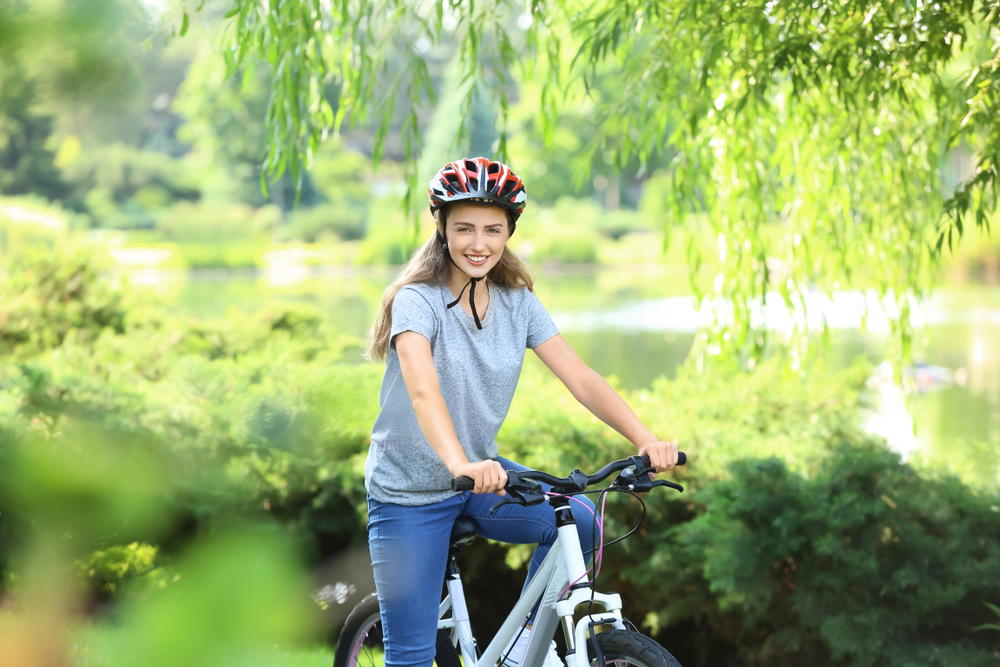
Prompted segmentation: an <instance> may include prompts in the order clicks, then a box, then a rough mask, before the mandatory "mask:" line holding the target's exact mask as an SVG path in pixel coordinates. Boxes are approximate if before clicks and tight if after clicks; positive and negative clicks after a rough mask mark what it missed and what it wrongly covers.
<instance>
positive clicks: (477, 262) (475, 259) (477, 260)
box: [465, 255, 490, 266]
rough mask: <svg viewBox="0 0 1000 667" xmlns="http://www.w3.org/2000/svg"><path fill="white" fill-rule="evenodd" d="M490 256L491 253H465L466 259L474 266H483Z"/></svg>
mask: <svg viewBox="0 0 1000 667" xmlns="http://www.w3.org/2000/svg"><path fill="white" fill-rule="evenodd" d="M489 258H490V256H489V255H465V259H466V261H468V262H469V264H472V265H473V266H482V265H483V264H485V263H486V260H488V259H489Z"/></svg>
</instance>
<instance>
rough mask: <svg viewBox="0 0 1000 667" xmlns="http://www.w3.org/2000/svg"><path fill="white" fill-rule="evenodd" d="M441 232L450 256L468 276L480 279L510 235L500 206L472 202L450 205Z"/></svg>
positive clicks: (492, 265)
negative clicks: (446, 241) (480, 204)
mask: <svg viewBox="0 0 1000 667" xmlns="http://www.w3.org/2000/svg"><path fill="white" fill-rule="evenodd" d="M444 231H445V234H444V236H445V238H446V239H447V240H448V251H449V252H450V253H451V258H452V259H453V260H455V264H456V265H458V267H459V268H461V269H462V271H463V272H465V273H466V274H468V275H469V276H470V277H472V278H482V277H484V276H486V274H487V273H489V272H490V269H492V268H493V267H494V266H496V264H497V262H499V261H500V257H501V256H502V255H503V251H504V244H505V243H506V242H507V238H508V237H509V236H510V233H509V232H508V231H507V214H506V213H505V212H504V210H503V209H501V208H497V207H496V206H477V205H475V204H455V205H454V206H452V207H451V210H449V211H448V215H447V216H446V219H445V230H444Z"/></svg>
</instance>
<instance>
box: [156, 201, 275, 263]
mask: <svg viewBox="0 0 1000 667" xmlns="http://www.w3.org/2000/svg"><path fill="white" fill-rule="evenodd" d="M280 219H281V213H280V211H279V210H278V209H277V208H275V207H273V206H264V207H261V208H258V209H254V208H250V207H247V206H221V205H213V204H191V203H186V202H185V203H180V204H177V205H175V206H173V207H171V208H169V209H167V210H166V211H164V212H163V213H162V214H161V215H160V217H159V219H158V221H157V229H158V230H159V231H160V233H161V234H162V235H163V238H164V239H165V240H167V241H172V242H174V243H177V244H178V246H179V253H180V256H181V259H182V261H183V262H184V264H185V265H186V266H189V267H191V268H245V267H252V266H258V265H259V264H260V263H261V261H262V257H263V254H264V251H265V250H266V248H267V246H268V244H269V243H270V241H271V235H272V233H273V232H274V230H275V228H276V227H277V225H278V223H279V221H280Z"/></svg>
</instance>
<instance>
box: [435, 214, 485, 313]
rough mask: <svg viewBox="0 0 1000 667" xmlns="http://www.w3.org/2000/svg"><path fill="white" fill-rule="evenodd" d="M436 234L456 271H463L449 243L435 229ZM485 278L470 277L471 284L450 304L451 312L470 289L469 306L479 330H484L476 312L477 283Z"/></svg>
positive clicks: (466, 285)
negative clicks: (452, 253) (452, 254)
mask: <svg viewBox="0 0 1000 667" xmlns="http://www.w3.org/2000/svg"><path fill="white" fill-rule="evenodd" d="M434 234H435V235H437V238H438V240H439V241H440V242H441V251H442V252H443V253H444V254H445V255H446V256H447V257H448V260H449V261H450V262H451V263H452V264H454V265H455V268H456V269H458V270H459V271H462V267H460V266H459V265H458V264H456V263H455V260H454V258H453V257H452V256H451V252H450V251H449V250H448V241H447V240H445V238H444V237H443V236H441V231H440V230H438V229H435V230H434ZM462 273H465V271H462ZM465 275H467V276H468V275H469V274H467V273H465ZM485 277H486V276H483V278H485ZM483 278H473V277H472V276H469V282H467V283H465V286H464V287H462V291H461V292H459V293H458V298H457V299H455V300H454V301H452V302H451V303H449V304H448V309H449V310H451V309H452V308H454V307H455V306H457V305H458V302H459V301H461V300H462V295H463V294H465V288H466V287H468V288H469V305H470V306H472V319H474V320H475V321H476V327H477V328H479V329H482V328H483V323H482V322H480V321H479V313H478V312H476V283H477V282H479V281H480V280H482V279H483Z"/></svg>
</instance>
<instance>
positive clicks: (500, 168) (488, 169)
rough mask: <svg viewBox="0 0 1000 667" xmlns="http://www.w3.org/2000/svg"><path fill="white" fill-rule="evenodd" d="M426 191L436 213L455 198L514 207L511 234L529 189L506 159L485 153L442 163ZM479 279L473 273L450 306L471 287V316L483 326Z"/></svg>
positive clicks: (444, 244) (443, 246)
mask: <svg viewBox="0 0 1000 667" xmlns="http://www.w3.org/2000/svg"><path fill="white" fill-rule="evenodd" d="M427 195H428V198H429V199H430V207H431V213H432V214H434V213H437V211H438V210H439V209H440V208H441V207H442V206H444V205H446V204H454V203H456V202H481V203H484V204H491V205H493V206H499V207H500V208H503V209H506V210H508V211H511V212H513V215H512V216H511V218H510V234H511V235H513V234H514V228H515V227H516V226H517V219H518V218H519V217H520V216H521V213H522V212H523V211H524V206H525V204H527V203H528V193H527V191H525V189H524V183H523V182H522V181H521V179H520V178H518V176H517V174H515V173H514V172H513V170H511V168H510V167H508V166H507V165H505V164H504V163H503V162H499V161H497V160H490V159H489V158H485V157H472V158H469V157H467V158H462V159H461V160H455V161H454V162H449V163H448V164H446V165H445V166H443V167H441V170H440V171H438V173H437V174H436V175H435V176H434V178H432V179H431V182H430V185H429V186H428V188H427ZM434 233H435V234H436V235H437V238H438V241H440V242H441V251H442V252H444V254H445V255H447V257H448V259H449V260H451V263H452V264H455V260H454V259H452V256H451V253H450V252H448V242H447V241H446V240H445V238H444V237H443V236H441V232H440V230H435V232H434ZM508 238H509V237H508ZM455 266H456V267H458V269H459V270H460V271H461V270H462V269H461V267H459V266H458V264H455ZM463 273H464V271H463ZM480 280H482V278H473V277H471V276H470V277H469V282H468V283H466V284H465V287H463V288H462V291H461V292H459V293H458V298H457V299H455V300H454V301H452V302H451V303H449V304H448V305H447V307H448V309H449V310H450V309H452V308H454V307H455V306H457V305H458V303H459V301H461V300H462V295H463V294H464V293H465V288H466V287H468V288H469V305H470V306H471V307H472V308H471V309H472V318H473V319H474V320H475V322H476V327H477V328H479V329H482V328H483V324H482V322H481V321H480V320H479V313H478V312H477V311H476V283H477V282H479V281H480Z"/></svg>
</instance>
